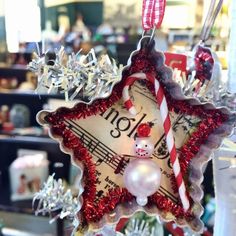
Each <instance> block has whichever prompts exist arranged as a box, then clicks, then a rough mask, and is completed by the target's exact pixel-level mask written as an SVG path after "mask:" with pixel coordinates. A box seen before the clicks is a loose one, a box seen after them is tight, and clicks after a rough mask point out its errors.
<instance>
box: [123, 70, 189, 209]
mask: <svg viewBox="0 0 236 236" xmlns="http://www.w3.org/2000/svg"><path fill="white" fill-rule="evenodd" d="M139 79H146V80H149V81H150V82H152V84H153V85H154V86H155V94H156V99H157V103H158V104H159V107H160V113H161V118H162V123H163V127H164V132H165V136H166V143H167V148H168V151H169V154H170V161H171V164H172V167H173V172H174V175H175V179H176V182H177V186H178V191H179V196H180V199H181V202H182V205H183V208H184V210H185V211H187V210H188V209H189V206H190V204H189V199H188V197H187V194H186V187H185V183H184V180H183V176H182V173H181V170H180V165H179V159H178V155H177V152H176V147H175V142H174V136H173V132H172V128H171V121H170V116H169V112H168V106H167V102H166V98H165V95H164V92H163V89H162V87H161V86H160V83H159V81H158V80H157V79H155V77H154V76H152V75H150V74H144V73H135V74H133V75H131V76H129V77H128V78H127V79H126V82H125V86H124V88H123V91H122V95H123V100H124V104H125V107H126V108H127V110H128V111H129V112H130V113H131V114H132V115H136V113H137V112H136V109H135V107H134V105H133V103H132V101H131V99H130V96H129V88H130V86H131V85H132V84H133V83H134V82H135V81H136V80H139Z"/></svg>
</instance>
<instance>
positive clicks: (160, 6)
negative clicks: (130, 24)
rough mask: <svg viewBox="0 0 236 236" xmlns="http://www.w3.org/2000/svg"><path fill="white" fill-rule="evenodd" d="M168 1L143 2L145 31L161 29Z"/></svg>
mask: <svg viewBox="0 0 236 236" xmlns="http://www.w3.org/2000/svg"><path fill="white" fill-rule="evenodd" d="M165 6H166V0H143V9H142V25H143V29H144V30H145V31H147V30H150V29H153V28H160V26H161V23H162V20H163V17H164V12H165Z"/></svg>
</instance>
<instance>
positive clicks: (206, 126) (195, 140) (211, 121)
mask: <svg viewBox="0 0 236 236" xmlns="http://www.w3.org/2000/svg"><path fill="white" fill-rule="evenodd" d="M153 61H154V62H155V65H153ZM132 63H133V65H132V66H131V67H130V68H129V69H128V70H126V71H124V74H123V75H124V78H126V77H127V76H129V75H130V74H133V73H135V72H140V71H143V72H144V73H145V72H148V73H150V72H151V73H155V75H156V77H157V78H158V79H159V80H160V83H161V85H162V86H163V88H164V91H165V96H166V99H167V102H168V107H169V110H170V111H173V112H176V113H180V112H181V113H184V114H187V115H191V116H197V117H199V118H200V119H201V122H200V124H199V126H198V128H197V130H196V131H195V132H194V133H192V134H191V137H190V138H189V140H188V141H187V142H186V143H185V144H184V145H183V147H182V148H181V150H180V157H179V160H180V166H181V171H182V173H183V175H185V177H187V172H188V167H189V162H190V160H191V159H192V158H194V157H195V156H196V154H197V153H198V151H199V149H200V146H201V145H202V144H203V143H205V142H206V140H207V138H208V136H209V135H210V134H211V133H212V132H213V131H214V130H216V129H217V128H218V127H219V126H220V125H221V124H222V123H223V122H225V121H226V120H227V119H228V116H227V115H225V114H223V113H222V112H221V111H220V110H217V109H215V110H206V109H204V108H203V105H194V106H192V105H190V104H189V103H188V101H187V100H175V99H174V98H173V97H172V96H171V94H170V91H168V89H167V88H166V86H165V84H164V83H163V81H162V79H163V76H166V75H165V74H164V73H162V74H160V73H158V71H156V67H158V66H160V65H161V62H160V61H155V55H154V56H153V55H151V54H147V53H146V52H144V51H140V53H138V54H137V55H135V56H134V58H133V59H132ZM124 80H125V79H123V82H124ZM123 82H120V83H119V84H118V85H116V86H115V87H114V89H113V92H112V95H111V96H110V97H109V98H107V99H103V100H97V101H95V102H93V104H92V105H86V104H82V103H79V104H78V105H76V106H75V107H74V108H73V109H68V108H60V109H58V110H57V111H56V112H53V113H49V114H48V115H47V116H46V117H45V120H46V121H47V122H48V123H49V124H50V126H51V132H52V134H53V135H54V136H60V137H62V138H63V146H64V148H66V149H70V150H72V151H73V157H74V159H75V160H76V161H79V162H81V163H82V164H83V170H84V173H83V182H84V193H83V207H82V210H81V214H82V215H83V217H84V219H85V221H87V222H96V221H99V220H100V219H101V217H102V216H103V215H104V214H106V213H110V212H111V211H113V210H114V209H115V207H116V206H117V205H118V204H120V203H124V202H128V201H131V200H132V199H133V196H132V195H131V194H130V193H129V192H128V191H127V190H126V189H124V188H115V189H111V190H110V191H109V192H108V193H107V195H106V196H105V197H103V198H101V199H100V200H99V202H97V203H96V202H95V196H96V174H95V165H94V163H93V160H92V156H91V155H90V153H89V152H88V151H87V149H86V148H85V147H84V146H83V144H82V143H81V141H80V140H79V138H78V137H76V136H75V135H74V134H73V133H72V132H71V131H70V130H69V129H68V128H66V126H65V124H64V120H66V119H80V118H86V117H88V116H91V115H96V114H98V113H101V112H104V111H105V110H107V109H108V108H109V107H110V106H112V105H113V104H114V103H116V102H117V101H118V100H119V99H120V98H121V94H122V88H123ZM147 86H148V88H149V89H150V91H151V92H154V91H153V90H154V89H153V86H152V85H150V84H149V83H148V82H147ZM172 182H173V183H172V186H173V190H174V191H176V189H175V184H174V181H173V180H172ZM150 204H154V205H155V206H157V207H158V209H160V210H163V211H169V212H171V213H172V214H173V215H174V216H175V217H177V218H185V219H186V220H187V221H190V220H191V219H192V218H193V215H192V212H191V209H190V210H189V211H188V212H184V210H183V208H182V206H181V204H175V203H174V202H172V201H171V200H170V199H168V198H166V197H164V196H162V195H160V194H158V193H156V194H154V195H153V196H151V197H150V198H149V205H150Z"/></svg>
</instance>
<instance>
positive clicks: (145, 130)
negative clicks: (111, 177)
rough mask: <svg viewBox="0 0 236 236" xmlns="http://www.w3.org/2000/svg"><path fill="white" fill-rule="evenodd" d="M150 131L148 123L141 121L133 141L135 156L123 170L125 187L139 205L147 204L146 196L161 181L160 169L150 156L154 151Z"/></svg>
mask: <svg viewBox="0 0 236 236" xmlns="http://www.w3.org/2000/svg"><path fill="white" fill-rule="evenodd" d="M150 132H151V126H150V124H148V123H142V124H140V125H139V126H138V129H137V137H136V139H135V143H134V144H135V145H134V153H135V156H136V158H135V159H133V160H132V161H131V162H130V163H129V164H128V165H127V167H126V168H125V171H124V184H125V187H126V188H127V189H128V191H129V192H130V193H131V194H133V195H134V196H135V197H136V201H137V203H138V204H139V205H140V206H145V205H146V204H147V202H148V198H147V197H148V196H151V195H153V194H154V193H155V192H156V191H157V190H158V188H159V187H160V183H161V170H160V168H159V166H158V165H157V163H156V162H155V161H153V160H152V159H151V158H150V157H151V155H152V153H153V151H154V145H153V143H152V142H151V139H150Z"/></svg>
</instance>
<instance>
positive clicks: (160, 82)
mask: <svg viewBox="0 0 236 236" xmlns="http://www.w3.org/2000/svg"><path fill="white" fill-rule="evenodd" d="M122 94H123V95H122ZM122 96H123V99H122ZM124 100H125V101H124ZM127 108H128V109H129V111H127ZM166 108H168V109H167V110H166ZM165 114H166V117H164V116H165ZM168 118H170V119H168ZM38 120H39V122H40V123H41V124H42V125H47V126H49V128H50V135H51V137H52V138H53V139H56V140H58V142H60V144H61V149H62V151H64V152H66V153H69V154H70V155H71V158H72V162H73V164H75V165H76V166H77V167H78V168H80V169H81V170H82V174H83V177H82V180H81V181H82V186H83V188H84V191H83V193H82V194H81V195H80V201H81V203H82V207H81V209H80V210H79V211H78V213H77V214H78V218H79V220H80V230H84V231H87V230H88V229H99V228H101V227H103V226H104V225H105V224H107V223H115V222H117V221H118V220H119V219H120V218H121V217H127V216H130V215H132V214H134V213H135V212H136V211H140V210H141V211H145V212H146V213H147V214H150V215H159V216H160V218H161V219H162V220H164V221H175V222H176V223H177V224H178V225H180V226H186V225H188V226H189V227H190V228H191V229H193V230H194V231H201V230H202V229H203V223H202V222H201V220H200V216H201V214H202V212H203V208H202V206H201V204H200V201H201V199H202V196H203V191H202V189H201V186H200V185H201V182H202V179H203V173H202V167H203V165H204V164H205V163H206V162H207V161H208V160H209V158H210V155H211V153H212V150H213V149H214V148H217V147H218V146H219V145H220V143H221V141H222V139H223V138H224V137H225V136H227V135H229V133H230V132H231V129H232V125H233V123H234V122H235V118H234V116H233V115H232V114H231V113H230V112H229V111H228V110H227V109H224V108H222V109H216V108H215V107H214V106H213V105H212V104H210V103H205V104H201V103H200V102H199V100H196V99H191V98H186V97H185V96H184V95H183V94H182V92H181V89H180V87H179V86H178V85H177V84H176V83H175V82H174V81H173V80H172V71H171V69H170V68H168V67H167V66H165V64H164V56H163V53H161V52H157V51H155V50H154V42H152V41H151V40H150V37H148V36H145V37H143V38H142V39H141V40H140V43H139V45H138V49H137V50H136V51H134V52H133V53H132V54H131V56H130V59H129V61H128V65H127V66H126V67H125V68H124V69H123V73H122V80H121V82H119V83H118V84H116V85H115V86H114V88H113V91H112V93H111V95H110V96H109V97H108V98H105V99H97V100H94V101H93V102H92V103H91V104H89V105H88V104H85V103H80V102H78V103H77V104H76V105H75V106H74V107H73V108H66V107H61V108H59V109H57V110H56V111H53V112H49V111H41V112H40V113H39V115H38ZM141 124H149V125H150V127H151V133H150V135H149V131H150V130H149V128H148V127H146V128H145V127H144V130H141V131H140V130H139V131H138V128H139V127H140V125H141ZM140 133H141V134H145V135H146V136H147V138H148V140H149V141H148V142H151V143H152V144H153V152H152V154H151V156H149V151H146V149H145V147H144V146H139V147H135V143H136V144H137V140H138V138H139V137H138V134H140ZM146 133H147V134H146ZM145 135H144V136H145ZM172 136H173V137H172ZM171 137H172V138H171ZM143 140H146V139H144V138H143ZM143 140H141V141H143ZM141 141H139V142H138V145H141V143H142V142H141ZM171 145H172V146H171ZM142 153H143V154H142ZM145 153H146V154H145ZM141 155H143V156H141ZM138 162H139V164H137V163H138ZM140 162H142V163H144V164H141V165H140ZM147 162H149V164H150V163H152V164H153V165H152V164H150V165H152V167H153V166H157V168H156V167H155V168H156V169H157V171H159V172H160V178H159V177H157V176H156V175H155V168H154V171H153V168H152V167H150V166H149V167H150V168H152V171H153V172H154V173H153V172H152V174H149V172H148V173H145V174H144V175H143V176H145V178H144V177H143V181H142V179H141V180H139V181H141V182H139V183H140V187H139V188H140V193H141V192H142V193H143V194H145V191H144V189H145V187H146V186H147V185H148V183H150V182H149V181H153V179H151V177H150V176H152V177H153V176H154V177H153V178H158V181H160V186H159V187H158V186H157V187H156V188H157V189H156V191H154V192H153V193H151V195H150V194H147V196H143V195H142V196H137V195H139V192H137V191H136V192H137V193H134V192H133V190H131V189H132V186H130V187H127V186H129V185H127V182H126V180H125V178H124V173H126V172H127V168H129V167H130V165H134V163H136V164H137V165H138V169H139V171H136V174H137V176H139V177H140V174H141V172H142V173H144V172H145V170H144V169H145V168H147V166H148V165H149V164H147ZM132 171H133V170H132ZM132 171H128V174H129V173H131V172H132ZM130 178H133V176H131V177H128V179H129V180H130ZM132 180H133V181H134V185H135V184H136V182H135V181H136V180H135V179H132ZM155 181H157V180H156V179H155ZM142 184H143V186H142ZM139 197H143V198H142V199H141V200H140V201H139V200H138V198H139ZM144 198H145V199H144Z"/></svg>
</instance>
